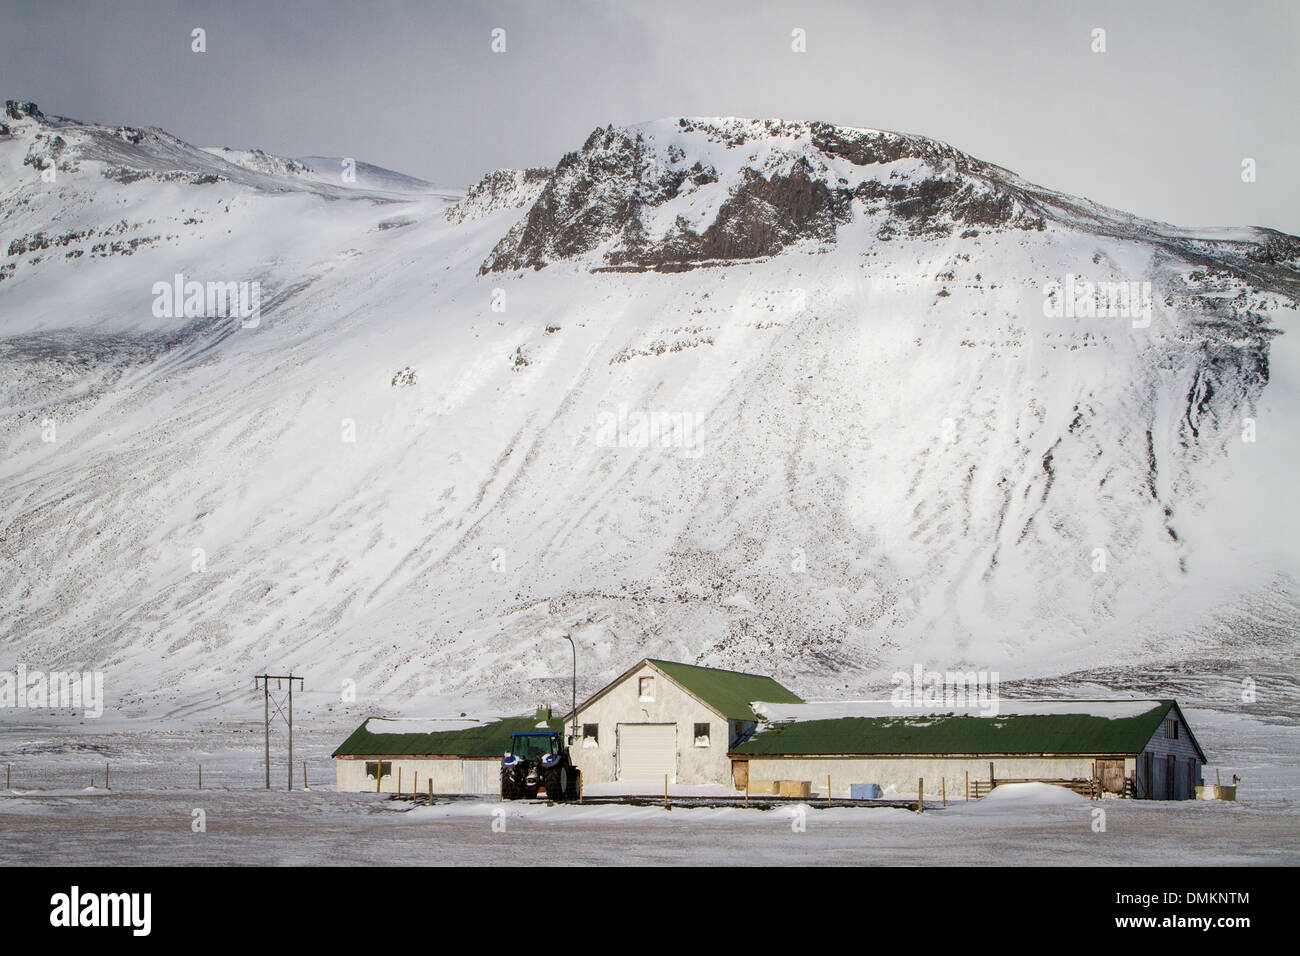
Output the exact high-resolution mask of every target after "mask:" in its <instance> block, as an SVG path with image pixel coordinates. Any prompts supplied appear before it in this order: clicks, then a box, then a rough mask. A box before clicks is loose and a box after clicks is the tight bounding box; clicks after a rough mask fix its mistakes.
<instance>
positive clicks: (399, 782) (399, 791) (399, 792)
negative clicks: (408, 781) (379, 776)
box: [397, 767, 402, 797]
mask: <svg viewBox="0 0 1300 956" xmlns="http://www.w3.org/2000/svg"><path fill="white" fill-rule="evenodd" d="M397 795H398V796H399V797H400V796H401V795H402V768H401V767H398V768H397Z"/></svg>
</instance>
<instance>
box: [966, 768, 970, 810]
mask: <svg viewBox="0 0 1300 956" xmlns="http://www.w3.org/2000/svg"><path fill="white" fill-rule="evenodd" d="M966 802H967V803H970V771H969V770H967V771H966Z"/></svg>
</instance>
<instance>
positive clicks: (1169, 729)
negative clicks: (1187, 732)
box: [1165, 720, 1178, 740]
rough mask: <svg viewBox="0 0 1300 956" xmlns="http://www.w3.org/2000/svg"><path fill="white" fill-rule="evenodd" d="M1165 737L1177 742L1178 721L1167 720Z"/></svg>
mask: <svg viewBox="0 0 1300 956" xmlns="http://www.w3.org/2000/svg"><path fill="white" fill-rule="evenodd" d="M1165 736H1166V737H1168V738H1169V739H1170V740H1177V739H1178V721H1177V720H1166V721H1165Z"/></svg>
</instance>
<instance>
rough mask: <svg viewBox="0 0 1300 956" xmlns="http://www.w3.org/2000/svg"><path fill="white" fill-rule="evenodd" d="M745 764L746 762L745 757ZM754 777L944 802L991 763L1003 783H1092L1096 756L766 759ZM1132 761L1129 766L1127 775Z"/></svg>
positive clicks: (752, 765)
mask: <svg viewBox="0 0 1300 956" xmlns="http://www.w3.org/2000/svg"><path fill="white" fill-rule="evenodd" d="M742 759H743V758H742ZM748 759H749V777H750V780H753V781H769V780H810V781H812V787H813V791H814V792H815V793H819V794H821V795H823V796H824V795H825V793H826V775H827V774H830V778H831V796H832V797H842V798H847V797H848V796H849V795H850V787H849V785H850V784H854V783H875V784H879V785H880V788H881V790H883V791H886V792H888V791H889V788H890V787H893V788H894V791H895V793H893V794H888V795H889V796H895V795H896V796H898V797H900V798H908V797H915V796H916V790H917V779H918V778H923V779H924V781H925V795H926V796H927V797H934V798H936V799H938V798H939V796H940V794H941V792H942V788H943V781H944V780H945V779H946V780H947V788H948V799H949V800H953V799H958V800H960V799H962V798H963V797H964V796H965V788H966V774H967V773H968V772H969V773H970V779H971V783H974V782H975V781H977V780H983V781H985V782H988V779H989V763H990V760H991V762H992V763H993V769H994V772H995V774H996V776H997V778H998V779H999V780H1003V779H1007V780H1014V779H1036V778H1043V779H1049V780H1073V779H1076V778H1082V779H1084V780H1090V779H1091V778H1092V760H1093V758H1092V757H992V758H989V757H762V756H750V757H749V758H748ZM1132 763H1133V761H1132V760H1129V761H1127V764H1126V767H1125V770H1126V772H1127V771H1129V770H1130V769H1131V766H1132Z"/></svg>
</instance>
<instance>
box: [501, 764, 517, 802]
mask: <svg viewBox="0 0 1300 956" xmlns="http://www.w3.org/2000/svg"><path fill="white" fill-rule="evenodd" d="M501 799H502V800H518V799H519V784H518V783H516V782H515V775H514V774H513V773H511V772H510V771H509V770H503V771H501Z"/></svg>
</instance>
